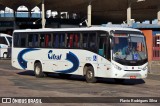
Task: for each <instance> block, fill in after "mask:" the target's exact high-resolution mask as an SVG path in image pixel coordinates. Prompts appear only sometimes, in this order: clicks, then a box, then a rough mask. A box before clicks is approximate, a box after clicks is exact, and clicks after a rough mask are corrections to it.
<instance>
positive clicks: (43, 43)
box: [40, 34, 45, 48]
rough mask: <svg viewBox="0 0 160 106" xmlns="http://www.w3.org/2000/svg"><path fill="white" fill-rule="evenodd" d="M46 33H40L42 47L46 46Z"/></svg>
mask: <svg viewBox="0 0 160 106" xmlns="http://www.w3.org/2000/svg"><path fill="white" fill-rule="evenodd" d="M44 39H45V34H41V35H40V47H42V48H43V47H45V40H44Z"/></svg>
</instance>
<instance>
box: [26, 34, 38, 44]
mask: <svg viewBox="0 0 160 106" xmlns="http://www.w3.org/2000/svg"><path fill="white" fill-rule="evenodd" d="M28 46H29V47H38V34H29V35H28Z"/></svg>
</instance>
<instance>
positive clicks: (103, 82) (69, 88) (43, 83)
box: [0, 60, 160, 106]
mask: <svg viewBox="0 0 160 106" xmlns="http://www.w3.org/2000/svg"><path fill="white" fill-rule="evenodd" d="M0 97H67V98H68V97H82V98H83V97H109V98H110V97H114V98H116V97H120V98H121V97H122V98H123V97H151V98H152V97H159V98H160V76H159V75H153V74H151V75H149V76H148V78H147V79H144V80H138V79H137V80H126V81H125V82H124V83H122V84H117V83H115V82H114V80H113V79H103V78H99V79H98V82H97V83H86V81H85V79H84V78H83V77H81V76H72V77H71V78H69V79H62V78H60V77H59V76H58V75H57V74H50V75H49V76H48V77H45V78H36V77H35V76H34V73H33V71H24V70H17V69H15V68H13V67H12V66H11V64H10V61H9V60H0ZM64 99H65V98H64ZM106 99H107V98H106ZM91 101H92V100H91ZM74 102H75V101H74V100H73V103H56V104H54V106H55V105H57V106H61V105H65V106H70V105H71V106H75V105H77V106H79V105H81V106H83V105H84V106H86V105H87V106H88V105H89V106H93V105H95V106H96V105H100V106H106V105H109V106H115V105H119V106H123V105H126V106H133V105H140V106H155V105H157V106H159V105H160V104H158V103H152V104H150V103H147V104H133V103H120V104H116V103H108V104H106V103H94V104H92V103H87V104H86V103H80V104H79V103H74ZM6 105H7V106H10V105H16V106H21V105H22V104H0V106H6ZM25 105H28V106H32V105H36V106H41V105H45V106H50V105H51V104H32V105H30V104H25Z"/></svg>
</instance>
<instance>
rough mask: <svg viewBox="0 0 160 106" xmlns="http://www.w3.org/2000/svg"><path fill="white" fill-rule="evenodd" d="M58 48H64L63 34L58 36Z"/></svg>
mask: <svg viewBox="0 0 160 106" xmlns="http://www.w3.org/2000/svg"><path fill="white" fill-rule="evenodd" d="M59 38H60V39H59V46H60V47H61V48H63V47H65V35H64V34H60V35H59Z"/></svg>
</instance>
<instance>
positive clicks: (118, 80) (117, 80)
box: [114, 78, 125, 84]
mask: <svg viewBox="0 0 160 106" xmlns="http://www.w3.org/2000/svg"><path fill="white" fill-rule="evenodd" d="M124 80H125V79H116V78H115V79H114V81H115V82H116V83H118V84H121V83H123V82H124Z"/></svg>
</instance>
